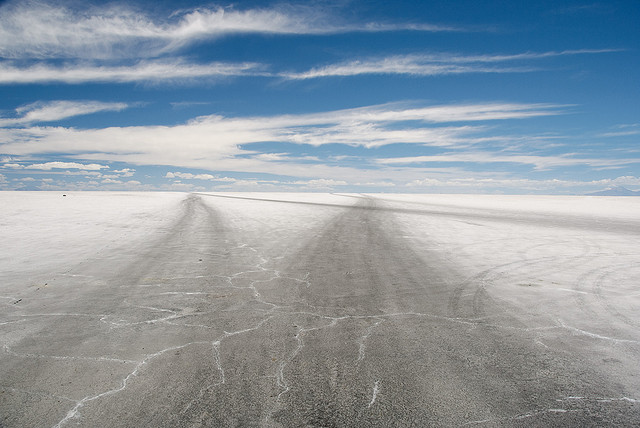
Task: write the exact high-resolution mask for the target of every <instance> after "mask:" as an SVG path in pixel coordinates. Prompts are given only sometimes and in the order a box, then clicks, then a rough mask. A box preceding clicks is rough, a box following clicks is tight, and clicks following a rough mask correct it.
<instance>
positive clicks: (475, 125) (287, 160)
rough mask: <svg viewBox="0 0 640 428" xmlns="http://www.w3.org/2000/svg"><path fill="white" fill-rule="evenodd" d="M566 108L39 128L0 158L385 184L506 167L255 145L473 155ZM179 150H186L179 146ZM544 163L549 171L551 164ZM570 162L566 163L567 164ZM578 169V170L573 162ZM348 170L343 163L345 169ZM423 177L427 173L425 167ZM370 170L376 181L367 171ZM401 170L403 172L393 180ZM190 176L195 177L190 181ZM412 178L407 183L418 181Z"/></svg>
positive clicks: (393, 108) (499, 106)
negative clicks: (507, 130)
mask: <svg viewBox="0 0 640 428" xmlns="http://www.w3.org/2000/svg"><path fill="white" fill-rule="evenodd" d="M565 108H566V107H565V106H557V105H548V104H517V103H484V104H455V105H435V106H418V107H415V106H410V105H407V104H402V103H396V104H384V105H374V106H367V107H362V108H354V109H347V110H336V111H327V112H320V113H308V114H298V115H276V116H254V117H224V116H217V115H212V116H203V117H198V118H195V119H193V120H191V121H189V122H186V123H184V124H180V125H174V126H129V127H109V128H101V129H75V128H67V127H59V126H58V127H50V126H49V127H46V126H32V127H24V128H0V141H3V142H4V143H3V144H2V145H0V152H2V153H3V154H5V155H7V156H8V157H9V158H11V157H16V156H17V157H24V156H27V157H34V156H43V155H45V156H46V155H47V154H51V153H66V154H67V157H69V158H73V159H83V160H87V161H103V162H104V161H115V162H127V163H130V164H138V165H168V166H174V167H182V168H198V169H205V170H209V171H235V172H256V173H269V174H282V172H283V171H286V173H287V175H290V176H294V177H307V178H313V179H318V178H325V179H329V178H333V179H335V180H345V177H350V178H352V179H354V181H360V182H366V181H369V182H373V181H379V180H380V176H379V174H376V173H374V172H373V171H374V170H380V169H385V170H386V171H387V172H388V173H390V174H391V175H393V176H398V177H400V176H403V174H406V173H407V171H410V170H416V169H417V168H415V167H411V166H409V167H407V166H402V165H403V164H411V163H415V162H436V161H452V159H455V161H460V162H472V161H475V162H488V161H490V159H493V161H496V162H504V161H507V159H506V157H505V158H504V159H503V158H501V157H500V155H495V154H492V155H489V154H487V155H486V156H485V157H484V158H483V157H476V158H475V160H474V159H472V158H471V157H464V155H463V154H460V155H457V156H458V157H457V158H451V157H446V158H441V159H439V158H437V157H428V158H422V159H420V158H417V159H416V158H410V159H409V158H407V159H400V158H399V159H396V160H393V159H384V160H380V161H378V162H376V161H375V158H372V157H369V155H367V156H364V157H362V158H360V159H359V161H358V167H357V168H351V167H346V166H335V165H333V163H332V162H331V160H330V159H328V160H327V162H328V163H327V162H323V160H322V159H318V158H316V157H313V156H289V155H288V154H287V153H282V152H278V153H275V152H274V153H263V152H260V151H257V150H254V146H253V144H254V143H266V142H270V143H275V144H304V145H308V146H309V147H312V146H313V147H318V146H322V145H327V144H340V145H347V146H351V147H360V148H369V149H373V148H377V147H382V146H386V145H392V144H415V145H421V146H427V147H432V148H438V149H442V148H446V149H447V150H460V149H468V148H469V147H470V146H474V145H475V144H477V141H481V142H482V141H483V139H482V138H479V134H480V137H481V136H482V135H483V133H485V132H486V126H487V123H488V122H495V121H504V120H520V119H527V118H534V117H540V116H549V115H558V114H563V113H564V112H565ZM177 142H180V143H179V144H178V143H177ZM545 159H546V158H545V157H543V156H541V157H540V158H539V159H538V158H535V157H521V158H519V159H517V158H515V157H510V158H509V160H508V161H520V162H523V163H528V164H534V165H536V166H540V167H542V166H546V167H554V166H558V165H562V163H560V161H559V160H557V159H556V160H553V159H552V158H550V159H547V160H546V161H545ZM545 162H546V163H545ZM564 162H565V163H566V162H569V161H567V160H565V161H564ZM571 162H574V163H576V162H578V161H575V160H574V161H571ZM342 164H343V165H344V162H342ZM419 169H420V171H424V170H426V168H424V167H422V168H419ZM367 170H368V171H369V172H367ZM394 170H397V171H396V172H393V171H394ZM170 174H173V175H172V177H167V178H174V179H199V180H211V181H215V180H217V176H215V175H213V174H204V175H203V174H192V173H187V172H185V173H178V172H173V173H170ZM184 174H189V175H188V176H186V175H184ZM416 174H417V172H416V173H411V174H410V176H415V175H416Z"/></svg>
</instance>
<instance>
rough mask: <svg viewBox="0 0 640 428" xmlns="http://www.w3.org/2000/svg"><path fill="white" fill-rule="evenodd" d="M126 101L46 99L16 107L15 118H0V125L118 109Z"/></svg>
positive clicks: (50, 119) (60, 118) (59, 118)
mask: <svg viewBox="0 0 640 428" xmlns="http://www.w3.org/2000/svg"><path fill="white" fill-rule="evenodd" d="M127 107H128V105H127V104H126V103H105V102H100V101H48V102H36V103H32V104H28V105H25V106H22V107H19V108H17V109H16V113H17V114H18V115H19V117H17V118H0V126H15V125H23V124H28V123H34V122H53V121H56V120H62V119H68V118H70V117H75V116H81V115H87V114H92V113H98V112H104V111H120V110H124V109H126V108H127Z"/></svg>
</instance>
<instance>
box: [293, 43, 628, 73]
mask: <svg viewBox="0 0 640 428" xmlns="http://www.w3.org/2000/svg"><path fill="white" fill-rule="evenodd" d="M617 51H619V50H617V49H580V50H565V51H550V52H524V53H519V54H512V55H459V54H445V53H440V54H412V55H393V56H388V57H382V58H367V59H361V60H355V61H347V62H342V63H337V64H330V65H327V66H324V67H316V68H312V69H310V70H307V71H303V72H297V73H282V74H281V76H282V77H284V78H287V79H292V80H304V79H314V78H319V77H331V76H343V77H344V76H357V75H362V74H406V75H413V76H438V75H446V74H464V73H526V72H531V71H536V70H539V68H537V67H532V66H530V65H519V66H514V65H511V66H509V65H502V66H496V65H494V64H498V63H509V62H511V63H513V62H516V61H520V62H522V61H525V60H537V59H543V58H552V57H559V56H568V55H584V54H600V53H608V52H617ZM488 64H489V65H488Z"/></svg>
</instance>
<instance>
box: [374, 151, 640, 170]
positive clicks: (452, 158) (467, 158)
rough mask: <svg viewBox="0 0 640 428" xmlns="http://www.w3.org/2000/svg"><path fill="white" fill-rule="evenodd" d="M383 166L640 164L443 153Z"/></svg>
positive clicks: (382, 161)
mask: <svg viewBox="0 0 640 428" xmlns="http://www.w3.org/2000/svg"><path fill="white" fill-rule="evenodd" d="M377 163H379V164H383V165H411V164H414V165H415V164H426V163H518V164H524V165H532V166H534V168H535V169H537V170H544V169H550V168H557V167H563V166H577V165H585V166H592V167H620V166H623V165H629V164H636V163H640V158H635V159H634V158H625V159H606V158H577V157H572V156H569V155H562V156H536V155H517V154H514V155H503V154H499V153H490V152H471V153H469V152H466V153H445V154H442V155H436V156H412V157H400V158H385V159H378V160H377Z"/></svg>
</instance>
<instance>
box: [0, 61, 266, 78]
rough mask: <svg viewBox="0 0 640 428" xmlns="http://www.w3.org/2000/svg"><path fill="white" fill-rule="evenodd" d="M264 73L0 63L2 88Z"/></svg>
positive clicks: (248, 66)
mask: <svg viewBox="0 0 640 428" xmlns="http://www.w3.org/2000/svg"><path fill="white" fill-rule="evenodd" d="M263 69H264V67H263V66H262V65H260V64H256V63H223V62H214V63H208V64H195V63H188V62H184V61H180V60H171V61H169V60H153V61H139V62H136V63H134V64H131V65H120V66H109V65H96V64H87V63H84V64H74V63H71V64H66V65H52V64H47V63H40V64H35V65H29V66H17V65H15V64H12V63H7V62H5V63H0V84H25V83H54V82H61V83H69V84H82V83H90V82H110V83H141V82H150V83H158V82H165V83H166V82H180V83H186V82H189V81H193V80H195V79H198V83H203V80H204V81H206V80H209V81H215V80H218V79H225V78H229V77H238V76H249V75H250V76H260V75H268V74H265V73H264V71H263Z"/></svg>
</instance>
